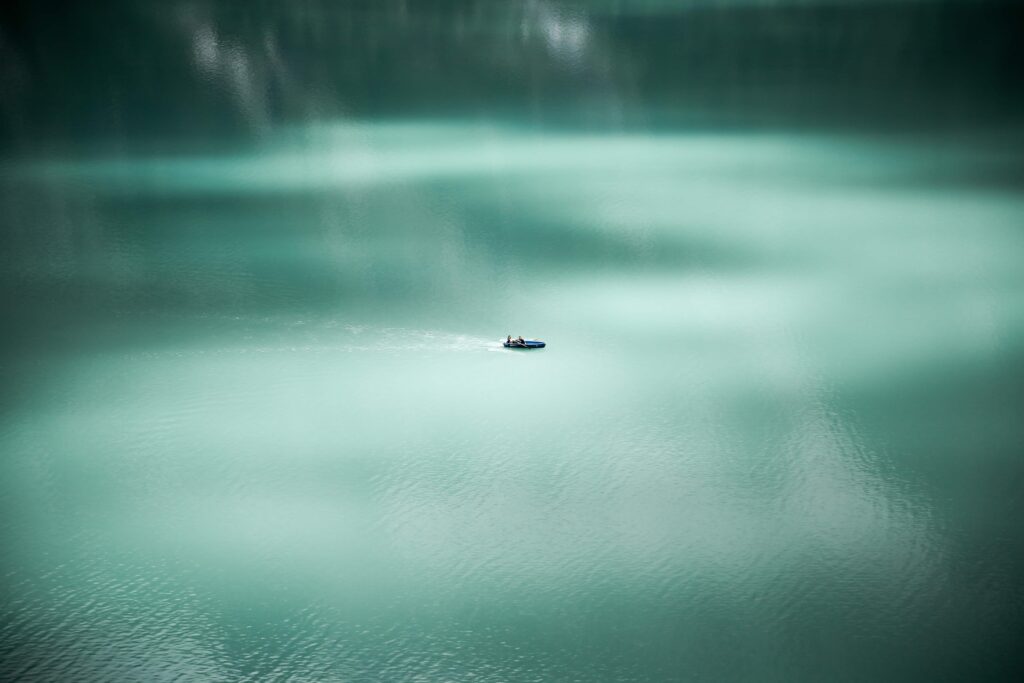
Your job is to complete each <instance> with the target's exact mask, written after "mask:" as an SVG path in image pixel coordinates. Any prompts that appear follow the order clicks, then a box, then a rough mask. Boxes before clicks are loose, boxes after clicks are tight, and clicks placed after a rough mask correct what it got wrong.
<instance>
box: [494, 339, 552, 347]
mask: <svg viewBox="0 0 1024 683" xmlns="http://www.w3.org/2000/svg"><path fill="white" fill-rule="evenodd" d="M501 345H502V346H504V347H505V348H506V349H543V348H544V347H545V346H547V344H545V343H544V342H542V341H537V340H536V339H526V340H524V341H523V343H521V344H520V343H519V342H517V341H515V340H512V341H510V342H502V343H501Z"/></svg>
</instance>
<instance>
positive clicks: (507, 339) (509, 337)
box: [505, 334, 512, 346]
mask: <svg viewBox="0 0 1024 683" xmlns="http://www.w3.org/2000/svg"><path fill="white" fill-rule="evenodd" d="M505 343H506V344H508V345H509V346H511V345H512V335H511V334H510V335H508V337H506V338H505Z"/></svg>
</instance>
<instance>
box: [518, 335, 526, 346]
mask: <svg viewBox="0 0 1024 683" xmlns="http://www.w3.org/2000/svg"><path fill="white" fill-rule="evenodd" d="M516 344H519V345H520V346H526V340H525V339H523V337H522V335H520V337H519V339H516Z"/></svg>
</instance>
